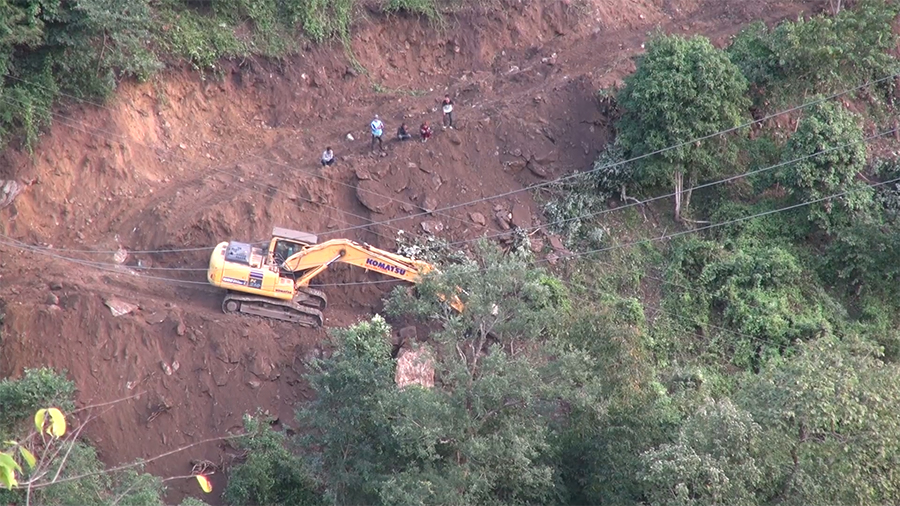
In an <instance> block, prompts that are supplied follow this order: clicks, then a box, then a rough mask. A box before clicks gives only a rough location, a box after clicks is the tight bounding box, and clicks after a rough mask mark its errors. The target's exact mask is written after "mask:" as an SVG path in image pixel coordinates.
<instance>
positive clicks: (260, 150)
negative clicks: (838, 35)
mask: <svg viewBox="0 0 900 506" xmlns="http://www.w3.org/2000/svg"><path fill="white" fill-rule="evenodd" d="M825 3H826V2H824V1H823V0H818V1H813V0H809V1H796V0H793V1H792V0H758V1H755V2H747V1H744V0H630V1H626V0H571V1H569V0H546V1H536V0H496V1H495V3H494V5H493V8H490V9H488V8H485V9H484V10H482V11H479V12H469V13H463V14H460V15H459V16H458V17H454V18H450V19H448V20H447V24H446V26H443V27H434V26H431V25H429V24H428V23H427V22H425V21H422V20H419V19H416V18H409V17H403V16H395V17H391V18H384V17H382V16H381V15H380V14H378V13H374V12H368V13H367V17H366V19H365V20H364V21H363V22H362V24H361V26H360V27H359V28H358V30H357V32H356V34H357V35H356V37H355V40H354V42H353V54H354V55H355V57H356V58H357V60H358V62H359V63H360V64H361V65H362V66H363V67H364V68H365V69H366V71H367V72H366V73H361V72H360V71H359V70H357V69H356V68H355V67H354V65H352V64H351V62H350V61H349V60H348V58H347V56H346V53H345V52H344V51H343V50H342V49H341V48H340V47H339V46H335V47H327V46H309V47H308V48H307V49H306V50H305V51H303V52H302V53H301V54H299V55H297V56H296V57H293V58H291V59H289V60H286V61H284V62H280V63H272V62H266V61H260V60H253V59H248V60H244V61H233V62H226V63H225V64H224V66H223V68H222V69H220V70H221V75H220V76H209V75H207V76H205V77H204V76H201V75H199V74H198V73H196V72H193V71H190V70H183V71H173V72H169V73H168V74H166V75H165V76H164V77H163V78H161V79H160V80H159V81H156V82H153V83H147V84H134V83H125V84H123V85H122V87H121V90H120V92H119V93H118V95H117V96H116V97H115V99H114V100H113V101H112V102H111V103H108V104H105V105H103V106H97V105H94V104H87V103H80V104H79V103H77V102H73V103H74V105H69V106H67V107H65V108H63V109H60V110H59V111H58V114H57V117H56V118H54V119H55V124H54V126H53V128H52V129H50V131H49V132H48V133H47V134H46V135H45V136H44V137H43V138H42V139H41V141H40V143H39V145H38V146H37V148H36V150H35V152H34V154H33V155H31V154H29V153H27V152H21V151H15V150H7V151H6V152H5V153H3V155H2V157H0V179H5V180H9V179H13V180H16V181H18V182H20V183H23V184H26V185H28V186H27V188H26V189H25V191H24V192H23V193H22V194H21V195H19V196H18V197H17V198H16V199H15V201H14V202H13V204H12V205H10V206H8V207H6V208H4V209H0V230H2V233H3V234H5V235H6V236H7V237H10V238H14V239H16V240H19V241H22V242H23V243H27V244H30V245H34V246H38V247H40V249H38V250H34V249H31V250H24V249H22V248H17V247H12V246H9V245H4V246H0V301H2V304H3V305H4V306H5V309H4V311H5V315H6V317H5V322H4V325H3V328H2V330H3V333H2V341H0V375H2V376H13V377H15V376H18V375H20V374H21V373H22V370H23V368H26V367H38V366H42V365H46V366H52V367H55V368H60V369H65V370H67V371H68V373H69V376H70V377H71V378H72V379H73V380H74V381H75V382H76V384H77V386H78V400H79V403H80V404H81V405H91V404H95V403H102V402H108V401H112V400H115V399H121V398H126V397H130V396H136V395H137V394H140V395H139V396H137V397H134V398H132V399H129V400H127V401H124V402H122V403H120V404H117V405H115V406H114V408H113V409H108V410H106V409H104V410H102V411H101V410H95V414H97V415H98V417H97V418H96V419H95V420H93V421H92V422H91V423H90V424H89V425H88V428H87V430H86V434H87V437H88V438H89V439H90V440H91V441H92V442H93V443H94V444H95V445H96V446H97V447H98V448H99V450H100V453H101V456H102V458H103V460H104V461H105V462H106V463H107V464H109V465H113V464H119V463H123V462H129V461H133V460H134V459H138V458H151V457H154V456H157V455H160V454H162V453H164V452H167V451H170V450H173V449H175V448H179V447H181V446H184V445H189V444H191V443H195V442H198V441H201V440H204V439H206V438H214V437H217V436H222V435H226V434H227V433H228V432H229V431H235V430H238V429H239V428H240V427H241V416H242V414H243V413H246V412H253V411H255V410H256V409H257V408H261V409H264V410H268V411H269V412H270V413H272V414H273V415H275V416H277V417H279V418H280V420H281V421H282V422H283V423H284V424H286V425H291V426H293V425H294V423H295V422H294V419H293V410H294V407H295V406H296V405H297V404H298V403H300V402H302V401H305V400H308V399H310V391H309V389H308V387H307V385H306V384H305V383H304V381H303V379H302V374H303V373H304V366H303V364H304V361H305V360H308V359H309V358H311V357H313V356H317V355H320V354H321V353H322V351H323V350H322V347H323V344H324V342H325V339H326V332H327V331H326V330H310V329H302V328H296V327H293V326H291V325H288V324H282V323H277V322H271V321H266V320H262V319H255V318H247V317H239V316H229V315H225V314H223V313H222V312H221V309H220V303H221V297H222V293H221V292H219V291H218V290H215V289H213V288H212V287H210V286H207V285H206V284H205V265H206V261H207V256H206V255H207V254H208V250H203V248H209V247H211V246H213V245H215V244H216V243H218V242H220V241H222V240H227V239H232V238H233V239H242V240H260V239H266V238H267V237H268V234H269V233H270V231H271V229H272V226H283V227H290V228H294V229H298V230H304V231H310V232H315V233H318V234H320V236H321V238H322V239H328V238H333V237H347V238H351V239H355V240H360V241H365V242H368V243H371V244H373V245H376V246H378V247H382V248H388V249H390V248H393V247H394V246H395V243H394V239H395V238H396V237H397V234H398V231H400V230H403V231H404V233H406V234H419V235H421V234H424V232H423V230H422V228H421V223H422V222H423V221H432V222H434V221H438V222H440V223H441V225H442V226H443V229H442V231H440V232H439V233H438V235H439V236H441V237H443V238H446V239H448V240H451V241H455V240H462V239H469V238H472V237H477V236H481V235H486V234H495V233H497V232H499V231H500V228H499V224H498V222H497V221H496V220H495V219H494V216H495V215H496V211H497V210H500V211H502V212H504V213H505V212H508V211H511V210H512V209H513V208H514V207H516V208H517V210H518V211H517V212H518V213H520V214H521V213H523V212H524V213H525V214H528V213H530V214H531V216H526V217H525V218H524V219H530V220H532V222H534V223H539V221H540V219H541V217H540V213H539V209H538V206H537V204H536V202H535V201H534V198H533V196H532V195H531V194H530V193H528V192H522V193H518V194H515V195H512V196H509V197H505V198H501V199H495V200H485V201H482V202H479V203H477V204H472V205H467V206H463V207H459V208H456V209H453V210H450V211H446V212H438V213H434V214H433V215H430V216H428V215H423V211H422V207H423V206H425V207H430V206H432V205H436V206H437V207H438V208H441V207H445V206H449V205H453V204H458V203H464V202H470V201H473V200H477V199H482V198H488V197H490V196H492V195H495V194H498V193H502V192H509V191H512V190H516V189H521V188H523V187H524V186H526V185H529V184H531V183H534V182H537V181H541V180H545V179H547V178H553V177H558V176H560V175H563V174H566V173H569V172H571V171H573V170H578V169H583V168H587V167H589V166H590V164H591V162H592V161H593V160H594V159H595V157H596V155H597V153H598V152H599V150H600V149H602V148H603V147H604V146H605V145H606V143H607V142H608V140H609V120H608V118H606V117H605V116H604V115H603V113H602V111H601V109H600V108H599V107H598V105H597V101H596V99H595V92H596V91H597V90H598V89H600V88H603V87H608V86H611V85H613V84H616V83H619V82H621V79H622V77H623V76H624V75H627V74H628V73H630V72H632V71H633V69H634V61H633V57H634V56H635V55H637V54H639V53H640V52H641V50H642V44H643V43H644V42H645V40H646V38H647V36H648V34H649V33H650V32H652V31H653V30H654V29H656V27H661V28H662V29H663V30H665V31H668V32H675V33H685V34H694V33H699V34H703V35H706V36H708V37H710V38H711V39H712V40H713V41H714V42H716V43H718V44H720V45H721V44H724V43H725V41H727V38H728V37H729V36H731V35H732V34H734V33H735V32H736V31H737V30H738V29H739V28H740V27H741V26H742V25H743V24H745V23H747V22H749V21H752V20H755V19H763V20H765V21H767V22H774V21H777V20H780V19H784V18H793V17H796V16H797V15H798V14H800V13H801V12H803V11H805V12H807V13H809V12H818V11H819V10H821V9H823V8H824V6H825ZM444 93H449V94H451V96H453V97H454V101H455V104H456V107H455V112H454V116H455V126H456V128H455V129H452V130H446V131H443V130H441V129H440V122H441V118H440V112H439V111H438V107H439V102H440V100H441V98H442V97H443V95H444ZM374 114H379V115H381V117H382V118H383V119H384V121H385V123H386V126H387V132H386V137H388V138H390V137H392V136H393V133H394V132H395V131H396V128H397V126H398V125H399V123H400V122H401V121H405V122H406V123H407V124H408V126H409V128H410V130H411V131H416V130H417V129H418V126H419V124H420V123H421V122H422V121H424V120H428V121H429V122H430V123H431V124H432V126H433V127H434V128H435V135H434V137H433V138H432V139H431V140H430V141H429V142H428V143H426V144H422V143H419V142H415V141H411V142H404V143H400V142H395V141H389V142H386V154H385V155H384V156H381V155H380V154H379V153H373V152H371V150H370V149H369V141H370V138H369V135H368V126H367V125H368V122H369V121H370V120H371V119H372V116H373V115H374ZM348 134H350V135H351V136H352V137H353V138H354V140H352V141H351V140H348V139H349V138H348ZM326 145H331V146H332V147H333V148H334V150H335V153H336V155H337V158H338V162H337V163H336V164H335V165H334V166H332V167H329V168H326V169H324V170H323V169H321V168H320V167H319V163H318V157H319V155H320V153H321V152H322V150H323V149H324V147H325V146H326ZM426 199H427V200H428V202H427V203H426ZM523 210H524V211H523ZM476 212H477V213H481V214H482V215H483V216H485V217H486V218H487V220H486V224H485V226H481V225H479V224H477V223H475V222H473V220H472V219H471V216H470V213H476ZM405 217H408V218H405ZM387 219H392V220H396V221H393V222H391V223H388V224H379V225H369V224H370V223H372V222H373V221H375V222H377V221H383V220H387ZM3 241H4V242H6V241H8V239H6V238H3ZM120 247H121V248H124V249H125V250H127V251H129V252H130V253H129V256H128V258H127V259H126V260H125V265H116V263H115V261H114V258H115V257H114V252H115V251H116V250H118V249H119V248H120ZM184 248H198V250H196V251H169V252H167V251H165V250H171V249H179V250H180V249H184ZM85 250H89V251H90V252H88V251H85ZM149 251H156V252H155V253H141V252H149ZM72 259H75V260H72ZM88 261H89V262H90V263H86V262H88ZM138 262H139V263H140V265H141V266H142V267H148V266H149V267H151V268H152V270H141V271H137V270H131V269H129V266H132V267H134V266H137V265H138ZM380 279H382V278H380V277H378V276H377V275H376V274H372V273H365V272H363V271H361V270H352V269H350V268H347V267H337V268H334V269H333V270H332V271H330V272H328V273H326V274H324V275H323V276H321V278H320V280H319V281H320V282H321V283H322V284H324V285H325V286H324V289H325V291H326V293H327V294H328V296H329V300H330V305H329V308H328V310H327V312H326V316H327V317H328V321H327V326H329V327H335V326H345V325H348V324H351V323H353V322H355V321H358V320H360V319H364V318H368V317H370V316H371V315H372V314H373V313H375V312H377V311H379V310H380V309H381V305H382V303H381V298H382V297H383V296H384V294H385V293H387V291H388V290H389V289H390V288H391V287H392V286H393V283H381V284H352V285H345V286H330V285H335V284H343V283H360V282H365V281H375V280H380ZM110 298H117V299H120V300H123V301H126V302H130V303H133V304H135V305H137V306H138V309H137V310H135V311H134V312H133V313H130V314H127V315H124V316H118V317H114V316H113V314H112V313H111V312H110V310H109V308H108V307H107V306H106V305H105V301H107V300H109V299H110ZM176 363H177V365H176ZM169 372H171V374H168V373H169ZM349 401H352V400H349ZM236 453H237V452H235V451H234V450H233V449H231V448H230V447H229V446H228V445H227V444H225V443H222V442H217V443H216V442H214V443H209V444H203V445H198V446H195V447H192V448H190V449H188V450H186V451H184V452H180V453H176V454H174V455H172V456H169V457H166V458H162V459H159V460H155V461H153V462H151V463H150V464H149V465H147V467H146V470H147V471H149V472H151V473H154V474H157V475H159V476H162V477H166V476H175V475H184V474H188V473H190V471H191V466H192V462H194V461H199V460H208V461H210V462H212V463H215V464H217V465H223V466H227V465H228V464H230V463H231V461H232V459H233V458H234V456H235V455H236ZM213 481H214V486H215V487H216V489H217V491H221V490H222V488H223V487H224V484H225V476H224V473H217V474H216V475H215V476H214V480H213ZM169 485H170V493H169V495H168V497H167V500H169V501H171V502H173V503H177V502H179V501H180V500H181V498H182V497H183V496H184V495H185V494H194V493H196V491H197V489H196V485H195V484H193V483H179V482H171V483H169ZM204 499H205V500H208V501H209V500H210V498H209V497H205V498H204ZM218 500H220V499H219V498H214V499H213V501H214V502H215V501H218Z"/></svg>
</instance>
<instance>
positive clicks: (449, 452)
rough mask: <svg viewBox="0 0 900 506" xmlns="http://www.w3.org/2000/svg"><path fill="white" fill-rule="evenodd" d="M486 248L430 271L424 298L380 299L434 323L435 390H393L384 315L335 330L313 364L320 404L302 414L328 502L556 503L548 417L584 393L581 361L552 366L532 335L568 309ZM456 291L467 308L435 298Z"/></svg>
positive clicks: (535, 276) (558, 296)
mask: <svg viewBox="0 0 900 506" xmlns="http://www.w3.org/2000/svg"><path fill="white" fill-rule="evenodd" d="M482 249H483V251H484V255H485V256H483V257H481V260H479V261H477V262H475V261H473V262H468V263H464V264H460V265H456V266H449V267H447V268H446V269H445V270H444V272H443V274H441V275H440V276H432V277H429V279H427V280H426V281H425V282H424V283H422V284H420V285H419V294H420V296H419V297H415V296H413V295H411V294H409V293H408V292H407V291H405V290H399V291H398V292H396V293H395V294H394V296H393V298H392V299H391V301H390V303H389V308H390V310H391V312H392V313H394V314H398V315H399V314H402V315H406V316H407V317H409V316H420V317H422V318H424V319H426V320H434V319H436V320H439V321H440V322H441V323H442V325H441V326H442V327H443V328H441V329H440V330H437V331H436V332H435V333H433V334H432V335H431V336H430V337H431V339H430V346H428V347H423V349H422V350H429V353H427V355H430V357H431V363H432V365H433V367H434V370H435V379H434V384H435V386H434V387H433V388H426V387H420V386H417V385H408V386H405V387H403V388H398V387H397V386H396V384H395V383H394V374H395V365H394V363H393V360H392V359H391V358H390V344H389V343H390V334H391V329H390V327H389V326H388V325H387V324H386V323H385V322H384V320H383V319H381V318H380V317H376V318H373V320H372V321H370V322H363V323H360V324H358V325H356V326H354V327H351V328H349V329H346V330H343V331H340V332H337V333H336V334H335V339H336V352H335V354H334V355H333V356H332V357H330V358H328V359H325V360H322V361H321V362H320V363H318V364H317V365H316V366H315V369H314V372H313V373H312V374H311V376H310V382H311V385H312V386H313V388H314V389H315V392H316V401H314V402H313V403H312V404H310V405H309V406H307V407H306V409H304V410H302V411H301V412H300V419H301V420H302V422H303V424H304V425H306V426H309V427H311V428H312V431H313V433H312V434H313V435H312V436H311V437H310V438H309V447H310V448H313V449H315V450H316V452H315V453H317V455H316V456H315V457H314V458H313V461H314V462H317V463H318V468H317V470H318V472H319V473H320V477H321V479H322V481H323V483H326V484H327V488H328V491H329V495H330V498H331V500H332V501H333V502H335V503H338V504H349V503H353V504H362V503H365V504H534V503H541V504H547V503H554V502H558V500H559V498H560V496H561V490H560V489H559V486H558V479H557V476H556V472H555V469H554V467H553V465H552V460H553V452H552V451H551V438H550V432H551V425H552V419H553V416H554V415H555V414H556V413H558V412H559V411H558V410H559V409H561V401H560V399H561V396H562V393H563V392H567V393H568V394H569V395H570V396H575V395H579V394H581V393H582V390H580V389H579V388H577V387H576V383H575V378H576V377H577V369H573V368H570V367H567V366H565V364H575V363H576V362H577V361H576V359H575V358H573V357H571V356H570V355H562V354H559V355H558V356H557V359H556V360H553V361H548V357H547V355H546V354H545V353H543V352H540V351H539V350H541V349H542V348H541V347H540V346H539V342H540V341H541V340H542V339H550V338H551V337H552V335H553V333H554V331H555V327H556V325H557V322H558V321H559V320H558V318H559V317H560V316H561V315H565V313H566V312H565V306H566V305H567V298H566V294H565V292H564V291H562V286H561V285H560V283H559V282H558V281H556V280H555V279H554V278H552V277H550V276H549V275H547V274H546V273H544V272H542V271H541V270H540V269H534V268H533V267H531V268H526V265H527V260H526V259H525V258H522V257H519V256H515V255H508V256H502V255H500V253H499V252H497V251H496V250H490V249H487V248H482ZM482 262H483V263H482ZM457 286H460V287H464V288H465V289H464V291H463V292H460V298H461V299H462V301H463V302H464V303H465V304H466V307H465V311H464V312H463V313H462V314H457V313H455V312H453V311H451V310H449V309H447V308H446V306H445V304H443V303H441V302H440V300H439V298H438V297H436V296H435V294H438V293H444V294H448V293H455V290H456V287H457ZM429 327H431V328H435V327H437V325H429ZM543 350H544V351H545V352H546V351H547V350H548V349H547V348H543ZM582 362H584V361H582ZM347 399H353V402H347Z"/></svg>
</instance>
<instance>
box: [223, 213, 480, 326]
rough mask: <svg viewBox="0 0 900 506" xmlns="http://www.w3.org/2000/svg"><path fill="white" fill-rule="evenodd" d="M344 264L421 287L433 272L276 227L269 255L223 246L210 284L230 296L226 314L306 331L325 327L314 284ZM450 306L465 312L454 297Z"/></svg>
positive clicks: (361, 247)
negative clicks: (263, 319) (283, 323)
mask: <svg viewBox="0 0 900 506" xmlns="http://www.w3.org/2000/svg"><path fill="white" fill-rule="evenodd" d="M335 262H342V263H347V264H352V265H356V266H359V267H362V268H364V269H366V270H374V271H376V272H380V273H382V274H386V275H388V276H392V277H394V278H397V279H401V280H404V281H409V282H412V283H418V282H419V280H420V278H421V276H423V275H425V274H427V273H429V272H431V271H433V270H434V266H432V265H431V264H429V263H427V262H422V261H420V260H413V259H411V258H407V257H404V256H402V255H398V254H396V253H391V252H388V251H384V250H381V249H378V248H375V247H373V246H370V245H368V244H361V243H358V242H355V241H350V240H347V239H332V240H330V241H325V242H323V243H318V237H316V236H315V235H313V234H309V233H306V232H297V231H295V230H289V229H286V228H281V227H275V228H274V229H273V230H272V239H271V240H270V241H269V246H268V248H267V249H262V248H259V247H255V246H253V245H252V244H247V243H243V242H238V241H230V242H222V243H219V245H218V246H216V247H215V249H214V250H213V253H212V256H210V259H209V271H208V272H207V279H208V280H209V282H210V283H211V284H213V285H214V286H217V287H219V288H225V289H227V290H228V293H227V294H226V295H225V299H224V300H223V301H222V311H224V312H225V313H247V314H252V315H257V316H263V317H267V318H274V319H277V320H283V321H288V322H293V323H298V324H300V325H303V326H307V327H318V326H321V325H322V324H323V323H324V318H323V316H322V310H324V309H325V306H326V304H327V302H328V301H327V298H326V297H325V293H324V292H322V291H321V290H316V289H315V288H310V286H309V282H310V281H312V280H313V278H315V277H316V276H318V275H319V274H321V273H322V272H324V271H325V269H327V268H328V267H329V266H330V265H331V264H333V263H335ZM450 305H451V306H452V307H453V308H454V309H456V310H457V311H462V309H463V307H462V303H461V302H460V300H459V299H458V298H457V297H456V296H453V297H452V300H451V301H450Z"/></svg>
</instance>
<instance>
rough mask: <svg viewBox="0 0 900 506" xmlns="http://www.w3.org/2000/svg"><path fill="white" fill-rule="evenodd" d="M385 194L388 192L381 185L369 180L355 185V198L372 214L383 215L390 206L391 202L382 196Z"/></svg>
mask: <svg viewBox="0 0 900 506" xmlns="http://www.w3.org/2000/svg"><path fill="white" fill-rule="evenodd" d="M386 193H388V191H387V189H386V188H385V187H384V185H383V184H381V183H379V182H377V181H374V180H371V179H369V180H365V181H360V182H359V183H357V185H356V198H357V199H359V202H360V203H361V204H362V205H363V206H365V208H366V209H368V210H370V211H372V212H373V213H383V212H384V211H385V209H387V208H388V206H390V205H391V200H390V199H388V198H387V197H385V196H384V195H385V194H386Z"/></svg>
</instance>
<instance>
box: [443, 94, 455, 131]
mask: <svg viewBox="0 0 900 506" xmlns="http://www.w3.org/2000/svg"><path fill="white" fill-rule="evenodd" d="M441 111H442V112H443V113H444V117H443V118H442V119H443V128H447V127H450V128H453V100H450V95H444V101H443V102H441Z"/></svg>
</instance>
